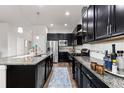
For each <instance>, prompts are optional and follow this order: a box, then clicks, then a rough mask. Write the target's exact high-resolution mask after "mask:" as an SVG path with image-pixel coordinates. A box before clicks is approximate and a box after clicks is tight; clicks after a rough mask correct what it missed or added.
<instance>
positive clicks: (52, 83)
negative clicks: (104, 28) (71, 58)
mask: <svg viewBox="0 0 124 93" xmlns="http://www.w3.org/2000/svg"><path fill="white" fill-rule="evenodd" d="M76 87H77V84H76V82H75V80H73V79H72V75H71V66H70V64H68V63H66V62H61V63H57V64H53V70H52V72H51V74H50V75H49V78H48V80H47V82H46V83H45V85H44V88H76Z"/></svg>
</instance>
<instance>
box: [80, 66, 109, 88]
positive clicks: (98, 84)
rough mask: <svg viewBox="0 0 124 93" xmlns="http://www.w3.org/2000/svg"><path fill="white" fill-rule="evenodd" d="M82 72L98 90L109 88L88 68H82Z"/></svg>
mask: <svg viewBox="0 0 124 93" xmlns="http://www.w3.org/2000/svg"><path fill="white" fill-rule="evenodd" d="M81 71H82V72H83V73H84V74H85V75H86V76H87V77H88V78H89V79H90V81H91V82H92V83H93V85H95V86H96V87H97V88H108V86H107V85H106V84H105V83H103V82H102V81H101V80H100V79H98V78H97V77H96V76H95V75H94V74H93V73H92V72H90V71H89V70H88V69H87V68H86V67H84V66H82V67H81Z"/></svg>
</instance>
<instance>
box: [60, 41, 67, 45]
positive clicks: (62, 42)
mask: <svg viewBox="0 0 124 93" xmlns="http://www.w3.org/2000/svg"><path fill="white" fill-rule="evenodd" d="M59 46H68V40H59Z"/></svg>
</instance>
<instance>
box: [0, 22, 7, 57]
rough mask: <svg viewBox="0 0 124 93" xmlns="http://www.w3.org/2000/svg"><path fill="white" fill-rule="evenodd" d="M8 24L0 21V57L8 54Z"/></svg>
mask: <svg viewBox="0 0 124 93" xmlns="http://www.w3.org/2000/svg"><path fill="white" fill-rule="evenodd" d="M8 26H9V25H8V24H7V23H0V57H5V56H7V55H8V42H7V41H8V36H7V35H8Z"/></svg>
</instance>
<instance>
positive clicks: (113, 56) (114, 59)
mask: <svg viewBox="0 0 124 93" xmlns="http://www.w3.org/2000/svg"><path fill="white" fill-rule="evenodd" d="M111 61H112V73H114V74H116V73H117V54H116V52H115V44H112V53H111Z"/></svg>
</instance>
